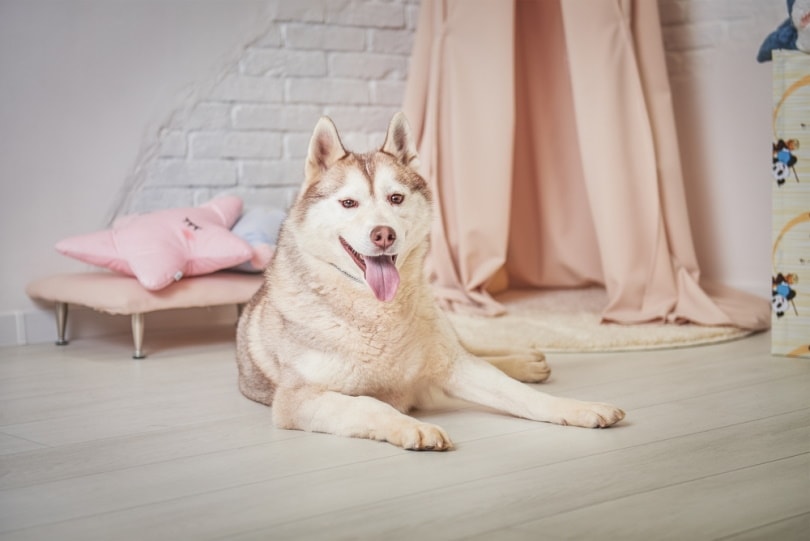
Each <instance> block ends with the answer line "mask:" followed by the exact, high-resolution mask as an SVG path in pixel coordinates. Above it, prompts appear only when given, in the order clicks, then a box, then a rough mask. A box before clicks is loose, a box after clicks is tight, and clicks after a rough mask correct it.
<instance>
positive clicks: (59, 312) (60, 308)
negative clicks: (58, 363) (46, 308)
mask: <svg viewBox="0 0 810 541" xmlns="http://www.w3.org/2000/svg"><path fill="white" fill-rule="evenodd" d="M67 317H68V305H67V303H66V302H57V303H56V336H57V339H56V345H57V346H66V345H67V344H68V341H67V339H66V338H65V331H66V329H67Z"/></svg>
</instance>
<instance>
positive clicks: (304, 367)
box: [296, 315, 450, 396]
mask: <svg viewBox="0 0 810 541" xmlns="http://www.w3.org/2000/svg"><path fill="white" fill-rule="evenodd" d="M323 331H324V334H323V335H322V336H323V340H322V341H320V340H319V342H320V344H319V346H318V347H313V348H309V349H308V350H307V351H306V352H305V353H304V354H303V355H301V356H300V357H299V358H298V361H299V362H298V363H296V364H297V365H298V366H297V368H298V371H299V372H300V373H301V375H302V376H304V378H305V379H306V380H308V381H310V382H312V383H318V384H320V385H323V386H325V387H327V388H330V389H332V390H336V391H340V392H343V393H347V394H364V395H372V396H378V395H386V394H391V393H394V394H397V393H404V394H410V393H411V392H412V391H413V392H415V391H419V390H420V389H415V387H421V386H423V385H429V384H430V383H431V382H433V381H435V380H436V379H439V377H440V376H439V374H440V373H442V372H443V371H444V370H446V367H447V364H448V362H447V361H448V359H449V358H450V353H449V351H447V344H446V340H445V337H443V336H441V335H440V334H437V327H436V325H435V323H434V322H432V321H431V318H430V317H425V316H424V315H419V316H414V315H410V316H409V317H385V316H383V317H378V318H362V319H361V318H354V319H347V320H345V321H340V322H334V321H333V322H331V325H330V326H329V327H328V328H323Z"/></svg>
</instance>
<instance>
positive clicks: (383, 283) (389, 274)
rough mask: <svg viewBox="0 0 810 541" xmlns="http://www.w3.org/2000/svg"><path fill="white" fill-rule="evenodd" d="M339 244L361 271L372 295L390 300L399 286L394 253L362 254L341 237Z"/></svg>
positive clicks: (383, 299)
mask: <svg viewBox="0 0 810 541" xmlns="http://www.w3.org/2000/svg"><path fill="white" fill-rule="evenodd" d="M340 244H341V246H343V249H344V250H346V253H348V254H349V255H350V256H351V258H352V259H353V260H354V262H355V264H357V266H358V267H359V268H360V270H361V271H363V277H364V278H365V279H366V283H367V284H368V285H369V287H370V288H371V290H372V291H373V292H374V296H376V297H377V299H378V300H381V301H386V302H387V301H390V300H392V299H393V298H394V296H395V295H396V294H397V289H398V288H399V271H397V268H396V266H395V265H394V263H396V261H397V256H396V255H378V256H370V255H363V254H361V253H359V252H358V251H357V250H355V249H354V248H352V247H351V245H350V244H349V243H348V242H346V240H345V239H344V238H343V237H340Z"/></svg>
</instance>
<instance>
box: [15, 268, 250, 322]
mask: <svg viewBox="0 0 810 541" xmlns="http://www.w3.org/2000/svg"><path fill="white" fill-rule="evenodd" d="M263 280H264V276H263V275H262V274H243V273H237V272H217V273H213V274H206V275H203V276H195V277H189V278H183V279H182V280H180V281H178V282H175V283H173V284H171V285H169V286H167V287H165V288H163V289H160V290H158V291H149V290H147V289H146V288H144V287H143V286H142V285H141V284H140V283H139V282H138V280H136V279H135V278H132V277H130V276H124V275H121V274H114V273H110V272H82V273H67V274H55V275H52V276H47V277H44V278H40V279H38V280H34V281H33V282H31V283H30V284H28V286H27V287H26V289H25V291H26V293H27V294H28V296H29V297H31V298H32V299H38V300H43V301H49V302H63V303H68V304H78V305H82V306H87V307H89V308H93V309H95V310H99V311H102V312H107V313H109V314H123V315H131V314H142V313H148V312H154V311H157V310H168V309H172V308H199V307H206V306H219V305H223V304H243V303H246V302H248V301H249V300H250V298H251V297H252V296H253V294H254V293H256V291H258V289H259V288H260V287H261V285H262V282H263Z"/></svg>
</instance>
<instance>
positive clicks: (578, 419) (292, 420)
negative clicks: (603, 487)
mask: <svg viewBox="0 0 810 541" xmlns="http://www.w3.org/2000/svg"><path fill="white" fill-rule="evenodd" d="M416 164H417V155H416V147H415V143H414V139H413V136H412V135H411V131H410V128H409V126H408V123H407V121H406V119H405V116H404V115H403V114H402V113H397V114H396V115H395V116H394V117H393V119H392V120H391V123H390V125H389V127H388V132H387V134H386V138H385V143H384V144H383V146H382V148H381V149H380V150H378V151H376V152H372V153H369V154H356V153H352V152H348V151H346V149H345V148H344V147H343V144H342V143H341V141H340V137H339V136H338V133H337V130H336V128H335V125H334V124H333V123H332V121H331V120H329V119H328V118H326V117H324V118H321V119H320V121H319V122H318V124H317V125H316V126H315V131H314V133H313V135H312V139H311V140H310V143H309V153H308V156H307V160H306V167H305V173H306V178H305V180H304V184H303V186H302V188H301V192H300V194H299V195H298V198H297V200H296V201H295V203H294V204H293V206H292V208H291V209H290V213H289V216H288V217H287V219H286V221H285V223H284V225H283V227H282V230H281V233H280V235H279V238H278V246H277V249H276V253H275V257H274V259H273V260H272V262H271V263H270V265H269V266H268V267H267V269H266V271H265V282H264V285H263V286H262V287H261V289H260V290H259V291H258V292H257V293H256V295H255V296H254V297H253V299H252V300H251V301H250V302H249V304H248V305H247V306H246V307H245V309H244V311H243V313H242V315H241V317H240V319H239V325H238V328H237V351H236V358H237V364H238V367H239V388H240V390H241V391H242V393H243V394H244V395H245V396H247V397H248V398H250V399H252V400H255V401H257V402H260V403H262V404H267V405H272V415H273V421H274V423H275V425H276V426H277V427H280V428H287V429H298V430H309V431H314V432H327V433H331V434H339V435H343V436H352V437H357V438H369V439H373V440H381V441H387V442H390V443H392V444H394V445H398V446H400V447H403V448H405V449H415V450H434V451H444V450H447V449H451V448H452V447H453V444H452V442H451V440H450V438H449V437H448V436H447V434H446V433H445V431H444V430H442V429H441V428H440V427H438V426H435V425H432V424H429V423H425V422H422V421H419V420H417V419H415V418H413V417H410V416H408V415H407V412H408V411H409V410H411V409H413V408H415V407H418V406H420V405H424V404H425V401H426V399H427V398H429V396H430V395H431V393H432V392H434V391H436V390H438V391H440V392H443V393H445V394H446V395H450V396H453V397H456V398H460V399H464V400H467V401H470V402H474V403H478V404H482V405H484V406H488V407H491V408H495V409H497V410H501V411H504V412H507V413H510V414H512V415H515V416H518V417H523V418H526V419H533V420H536V421H545V422H550V423H557V424H561V425H576V426H583V427H606V426H610V425H612V424H614V423H616V422H618V421H620V420H621V419H622V418H623V417H624V412H623V411H622V410H620V409H618V408H616V407H614V406H611V405H608V404H599V403H593V402H580V401H578V400H572V399H567V398H556V397H553V396H550V395H548V394H545V393H541V392H538V391H536V390H535V389H532V388H531V387H529V386H527V385H524V384H523V383H520V382H519V381H518V380H523V381H527V382H539V381H543V380H545V379H546V378H547V377H548V375H549V369H548V366H547V365H546V363H545V360H544V358H543V355H542V354H541V353H538V352H533V351H518V352H502V351H495V350H493V351H486V352H477V353H478V354H479V355H488V356H491V357H493V358H492V359H490V361H491V362H489V361H487V360H485V359H483V358H481V357H479V356H476V355H474V354H473V353H470V352H469V351H468V350H467V349H466V348H465V347H464V345H463V344H462V343H461V342H460V341H459V338H458V337H457V335H456V333H455V331H454V329H453V328H452V326H451V324H450V323H449V321H448V319H447V317H446V316H445V314H444V313H443V312H442V310H441V309H440V308H439V307H438V305H437V303H436V301H435V300H434V297H433V294H432V292H431V286H430V285H429V283H428V280H427V278H426V276H425V273H424V270H423V267H424V262H425V257H426V256H427V253H428V239H429V236H430V229H431V214H432V213H431V197H432V196H431V193H430V191H429V189H428V186H427V184H426V182H425V180H424V179H423V178H422V177H421V176H420V175H419V174H418V173H417V172H416V170H415V167H416ZM507 374H508V375H507ZM510 376H511V377H510Z"/></svg>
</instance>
